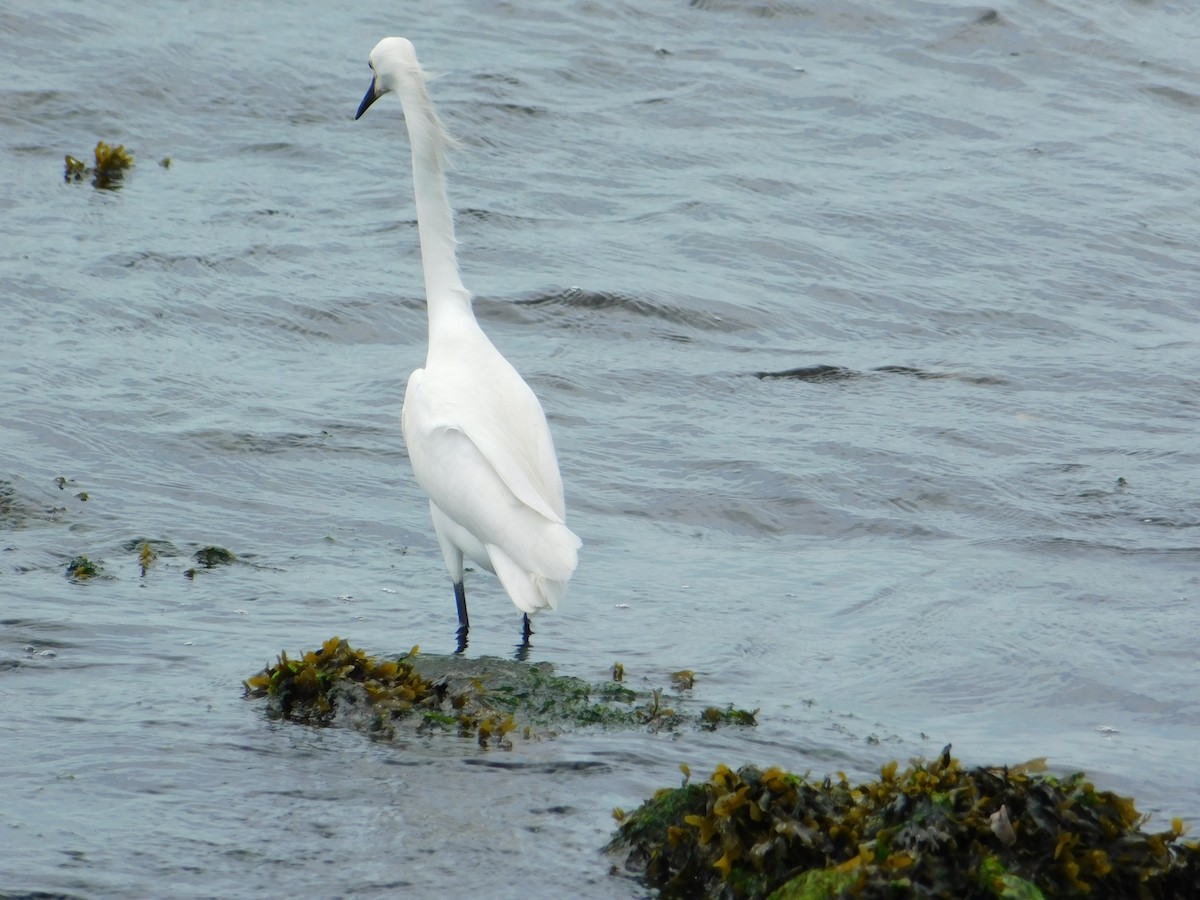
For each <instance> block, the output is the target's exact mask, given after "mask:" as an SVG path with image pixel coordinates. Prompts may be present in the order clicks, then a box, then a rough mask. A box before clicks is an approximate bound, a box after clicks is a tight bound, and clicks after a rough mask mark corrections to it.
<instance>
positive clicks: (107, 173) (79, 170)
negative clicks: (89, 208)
mask: <svg viewBox="0 0 1200 900" xmlns="http://www.w3.org/2000/svg"><path fill="white" fill-rule="evenodd" d="M93 156H94V157H95V159H96V165H95V167H94V168H88V166H87V165H86V164H85V163H84V162H83V161H82V160H79V159H76V158H75V157H74V156H71V155H70V154H68V155H67V156H66V170H65V172H64V174H63V180H64V181H68V182H71V181H83V179H84V178H86V177H87V176H88V175H91V176H92V186H93V187H96V188H100V189H102V190H115V189H116V188H118V187H120V186H121V180H122V179H123V178H124V176H125V170H126V169H128V168H131V167H132V166H133V154H131V153H130V152H129V151H128V150H126V149H125V146H124V145H123V144H121V145H118V146H116V147H111V146H109V145H108V144H106V143H105V142H104V141H98V142H97V143H96V149H95V150H94V151H93Z"/></svg>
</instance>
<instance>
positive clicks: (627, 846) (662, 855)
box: [608, 748, 1200, 900]
mask: <svg viewBox="0 0 1200 900" xmlns="http://www.w3.org/2000/svg"><path fill="white" fill-rule="evenodd" d="M898 768H899V767H898V765H897V764H896V763H895V762H893V763H889V764H888V765H886V766H884V767H883V768H882V769H881V771H880V778H879V780H877V781H871V782H866V783H863V784H858V785H855V784H851V783H850V782H849V781H848V780H847V779H846V777H845V776H844V775H841V774H839V775H838V777H837V779H836V780H833V779H830V778H826V779H824V780H823V781H820V782H814V781H811V780H809V779H808V778H807V777H804V776H797V775H794V774H792V773H788V772H785V771H783V770H782V769H779V768H771V769H767V770H765V771H764V770H761V769H758V768H756V767H753V766H747V767H744V768H742V769H741V770H739V771H737V772H734V771H733V770H731V769H730V768H729V767H727V766H723V765H722V766H718V768H717V769H716V771H715V772H714V773H713V775H712V778H710V779H709V781H707V782H705V783H704V784H701V785H697V784H687V783H685V785H684V786H683V787H682V788H679V789H674V790H671V789H668V790H663V791H659V792H658V793H657V794H656V795H655V796H654V797H653V798H651V799H650V800H648V801H647V802H646V803H645V804H643V805H642V807H640V808H639V809H638V810H636V811H635V812H634V813H632V814H631V815H628V816H626V815H624V814H622V815H621V816H620V817H619V818H620V820H621V824H620V826H619V828H618V830H617V834H616V835H615V836H614V838H613V840H612V841H611V843H610V844H609V846H608V849H609V850H610V851H612V852H619V853H621V854H623V856H624V858H625V865H626V867H627V868H629V869H631V870H632V871H636V872H638V873H640V874H641V876H642V877H643V878H644V879H645V880H646V882H647V883H648V884H649V885H650V886H652V887H653V888H655V889H657V890H658V891H660V892H661V895H662V896H664V897H713V898H763V897H769V898H773V900H800V898H806V900H816V898H833V897H856V898H883V897H956V898H960V897H961V898H968V900H970V898H994V897H1001V898H1011V900H1039V898H1040V900H1048V898H1059V897H1089V898H1108V897H1112V898H1117V897H1120V898H1168V897H1170V898H1174V897H1195V896H1197V885H1198V884H1200V845H1198V844H1196V843H1195V842H1187V841H1183V840H1182V835H1183V824H1182V822H1180V821H1179V820H1175V821H1174V822H1173V823H1172V827H1171V829H1170V830H1169V831H1165V832H1161V833H1145V832H1143V831H1142V830H1141V826H1142V825H1144V824H1145V821H1146V819H1145V817H1143V816H1142V815H1140V814H1139V813H1138V812H1137V810H1136V808H1135V807H1134V804H1133V802H1132V801H1131V800H1129V799H1126V798H1123V797H1119V796H1117V795H1116V794H1113V793H1111V792H1108V791H1099V790H1097V789H1096V788H1095V786H1094V785H1092V783H1091V782H1089V781H1088V780H1087V779H1086V777H1085V776H1084V775H1083V774H1075V775H1071V776H1070V777H1067V778H1061V779H1060V778H1056V777H1054V776H1052V775H1047V774H1043V773H1041V772H1039V771H1038V767H1037V766H1036V765H1034V766H1025V767H1014V768H975V769H970V770H968V769H964V768H963V767H962V766H960V765H959V763H958V761H957V760H954V759H953V758H951V756H950V754H949V748H947V749H946V751H944V752H943V754H942V756H941V757H940V758H939V759H937V760H935V761H933V762H932V763H926V762H923V761H914V762H913V763H912V765H911V766H910V767H909V768H907V769H905V770H904V771H903V772H899V771H898Z"/></svg>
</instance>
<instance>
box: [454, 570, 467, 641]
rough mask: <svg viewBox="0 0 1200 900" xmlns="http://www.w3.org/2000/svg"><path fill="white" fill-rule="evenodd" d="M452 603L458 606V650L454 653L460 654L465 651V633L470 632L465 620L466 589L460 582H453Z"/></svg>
mask: <svg viewBox="0 0 1200 900" xmlns="http://www.w3.org/2000/svg"><path fill="white" fill-rule="evenodd" d="M454 602H455V604H456V605H457V606H458V649H457V650H456V651H455V652H456V653H462V652H463V651H464V650H466V649H467V632H468V631H470V630H471V623H470V621H469V620H468V619H467V589H466V588H465V587H464V586H463V583H462V582H461V581H456V582H454Z"/></svg>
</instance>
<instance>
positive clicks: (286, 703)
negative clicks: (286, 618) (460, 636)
mask: <svg viewBox="0 0 1200 900" xmlns="http://www.w3.org/2000/svg"><path fill="white" fill-rule="evenodd" d="M416 653H417V648H416V647H413V649H412V650H411V651H410V652H409V653H408V655H407V656H402V657H400V658H399V659H396V660H377V659H374V658H372V657H370V656H367V655H366V654H365V653H363V652H362V651H361V650H356V649H354V648H353V647H351V646H350V645H349V644H348V643H346V641H344V640H342V639H340V638H337V637H332V638H330V639H329V640H327V641H326V642H325V643H324V644H323V645H322V646H321V649H320V650H310V651H308V652H307V653H304V654H302V655H301V656H300V658H299V659H289V658H288V655H287V653H286V652H285V653H281V654H280V655H279V661H278V662H277V663H276V664H275V665H273V666H267V667H266V668H265V669H263V670H262V671H261V672H260V673H258V674H257V675H254V676H252V677H251V678H248V679H247V680H246V682H245V686H246V694H247V695H248V696H251V697H264V696H265V697H269V698H270V700H271V710H272V712H273V713H274V714H276V715H278V716H279V717H281V718H284V719H292V720H294V721H297V722H303V723H305V724H309V725H329V724H332V723H333V721H334V719H335V718H336V717H338V716H339V715H347V714H357V715H359V716H362V715H365V716H367V717H368V718H369V720H370V730H372V731H378V730H380V729H382V728H384V727H385V725H386V724H387V723H388V721H389V720H391V719H395V718H399V717H401V716H404V715H407V714H408V713H411V712H413V711H415V710H424V711H426V712H434V713H437V714H438V717H437V719H436V721H438V722H441V721H442V720H441V713H442V711H443V700H445V699H446V692H445V691H444V689H441V688H439V687H438V686H437V685H434V684H433V682H431V681H429V680H428V679H426V678H422V677H421V676H420V675H418V674H417V672H416V669H414V668H413V665H412V658H413V657H414V656H416ZM450 707H451V708H453V704H450ZM453 721H454V717H453V716H449V717H448V722H453Z"/></svg>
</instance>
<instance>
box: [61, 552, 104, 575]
mask: <svg viewBox="0 0 1200 900" xmlns="http://www.w3.org/2000/svg"><path fill="white" fill-rule="evenodd" d="M66 574H67V577H68V578H70V579H71V580H72V581H89V580H90V579H92V578H95V577H97V576H98V575H101V574H103V569H102V568H101V566H100V563H98V562H95V561H93V560H91V559H89V558H88V557H86V556H76V557H74V558H73V559H72V560H71V561H70V562H69V563H67V572H66Z"/></svg>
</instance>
